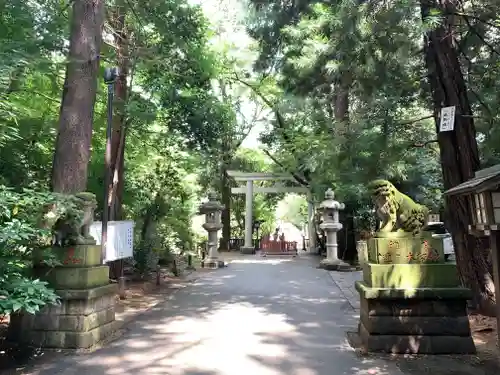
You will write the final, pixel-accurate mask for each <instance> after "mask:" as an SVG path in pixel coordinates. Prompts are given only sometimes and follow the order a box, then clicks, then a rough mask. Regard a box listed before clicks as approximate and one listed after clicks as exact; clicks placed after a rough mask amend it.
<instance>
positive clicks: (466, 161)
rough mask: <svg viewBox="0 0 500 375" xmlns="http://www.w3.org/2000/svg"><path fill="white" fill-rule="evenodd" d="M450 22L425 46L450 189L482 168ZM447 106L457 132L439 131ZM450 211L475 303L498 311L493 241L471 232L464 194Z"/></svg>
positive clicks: (444, 5) (451, 200)
mask: <svg viewBox="0 0 500 375" xmlns="http://www.w3.org/2000/svg"><path fill="white" fill-rule="evenodd" d="M420 6H421V13H422V18H423V19H424V20H425V19H426V18H427V17H428V16H429V14H430V11H431V9H439V10H440V11H441V13H442V14H443V15H446V14H453V13H454V11H455V7H454V3H453V1H450V0H421V1H420ZM451 21H452V20H451V19H447V18H444V21H443V24H441V25H440V26H439V27H437V28H435V29H432V30H430V31H429V32H427V34H426V36H425V47H424V53H425V62H426V65H427V69H428V73H429V83H430V87H431V94H432V100H433V105H434V113H435V121H436V131H437V133H438V141H439V147H440V154H441V166H442V171H443V183H444V188H445V189H450V188H452V187H454V186H456V185H458V184H460V183H462V182H464V181H466V180H468V179H470V178H472V177H474V172H475V171H476V170H478V169H479V168H480V160H479V151H478V147H477V142H476V130H475V127H474V119H473V117H472V109H471V106H470V102H469V99H468V97H467V87H466V83H465V80H464V76H463V73H462V70H461V66H460V62H459V59H458V53H457V51H456V48H455V45H454V41H453V38H452V35H453V23H452V22H451ZM446 106H455V107H456V118H455V127H454V130H453V131H447V132H439V111H440V109H441V108H442V107H446ZM445 211H446V225H447V227H448V229H449V231H450V232H451V234H452V236H453V243H454V246H455V252H456V256H457V266H458V270H459V273H460V276H461V279H462V281H463V283H464V285H465V286H467V287H469V288H471V289H472V291H473V293H474V302H475V303H476V305H477V307H479V309H480V310H481V312H483V313H485V314H488V315H494V314H495V291H494V285H493V278H492V275H491V266H490V264H489V260H488V243H487V242H486V241H484V240H479V239H476V238H475V237H473V236H471V235H469V234H468V224H469V222H470V218H471V217H472V216H471V212H470V207H469V205H468V204H467V201H466V198H465V197H460V196H453V197H447V198H446V209H445Z"/></svg>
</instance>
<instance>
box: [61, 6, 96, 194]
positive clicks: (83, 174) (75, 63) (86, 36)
mask: <svg viewBox="0 0 500 375" xmlns="http://www.w3.org/2000/svg"><path fill="white" fill-rule="evenodd" d="M103 12H104V1H103V0H74V1H73V16H72V19H71V35H70V46H69V56H68V63H67V66H66V80H65V87H64V89H63V95H62V102H61V111H60V117H59V131H58V133H57V138H56V146H55V152H54V162H53V165H52V190H53V191H55V192H60V193H77V192H81V191H84V190H85V189H86V187H87V168H88V162H89V159H90V144H91V140H92V122H93V117H94V104H95V99H96V91H97V75H98V71H99V53H100V48H101V41H102V24H103Z"/></svg>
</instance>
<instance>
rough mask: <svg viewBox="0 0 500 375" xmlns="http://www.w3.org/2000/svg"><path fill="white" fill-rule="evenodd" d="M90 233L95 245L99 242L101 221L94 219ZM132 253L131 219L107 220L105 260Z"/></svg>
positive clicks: (112, 259) (132, 234)
mask: <svg viewBox="0 0 500 375" xmlns="http://www.w3.org/2000/svg"><path fill="white" fill-rule="evenodd" d="M90 235H91V236H92V237H94V239H95V240H96V242H97V245H100V244H101V239H102V222H100V221H94V222H93V223H92V224H91V225H90ZM133 255H134V222H133V221H131V220H123V221H109V222H108V243H107V245H106V255H105V259H104V261H105V262H112V261H114V260H118V259H124V258H130V257H132V256H133Z"/></svg>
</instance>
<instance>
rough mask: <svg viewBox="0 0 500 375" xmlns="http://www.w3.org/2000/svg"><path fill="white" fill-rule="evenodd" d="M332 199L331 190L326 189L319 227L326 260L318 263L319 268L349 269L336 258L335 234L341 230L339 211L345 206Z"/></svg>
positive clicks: (347, 265) (321, 206)
mask: <svg viewBox="0 0 500 375" xmlns="http://www.w3.org/2000/svg"><path fill="white" fill-rule="evenodd" d="M334 197H335V195H334V193H333V191H332V189H328V190H327V191H326V193H325V200H324V201H323V202H321V205H320V210H321V211H322V218H323V223H321V224H320V226H319V227H320V228H321V229H323V230H324V231H325V232H326V258H325V259H323V260H322V261H321V262H320V267H321V268H324V269H327V270H338V269H344V268H350V266H349V264H347V263H345V262H344V261H342V260H340V259H339V258H338V256H337V251H338V244H337V232H338V231H339V230H341V229H342V224H341V223H340V222H339V211H340V210H343V209H344V208H345V205H344V204H343V203H339V202H337V201H336V200H334Z"/></svg>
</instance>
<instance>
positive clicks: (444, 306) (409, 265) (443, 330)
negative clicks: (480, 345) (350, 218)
mask: <svg viewBox="0 0 500 375" xmlns="http://www.w3.org/2000/svg"><path fill="white" fill-rule="evenodd" d="M439 244H442V241H439V240H437V241H433V240H432V238H431V236H430V234H425V233H424V234H423V235H422V236H420V237H413V236H411V235H408V234H406V235H401V234H394V236H393V237H392V238H390V236H389V235H388V237H383V238H373V239H370V240H369V241H368V262H367V263H365V264H364V265H363V281H359V282H357V283H356V290H357V291H358V292H359V294H360V302H361V303H360V304H361V311H360V322H359V332H358V333H359V336H360V341H361V343H362V346H363V347H364V348H365V349H366V350H367V351H382V352H392V353H415V354H417V353H418V354H451V353H457V354H463V353H474V352H475V347H474V342H473V341H472V337H471V332H470V327H469V320H468V316H467V308H466V307H467V300H468V299H470V298H471V291H470V290H469V289H466V288H462V287H460V281H459V278H458V272H457V269H456V265H455V264H454V263H444V254H443V251H442V246H441V248H440V247H439Z"/></svg>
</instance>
